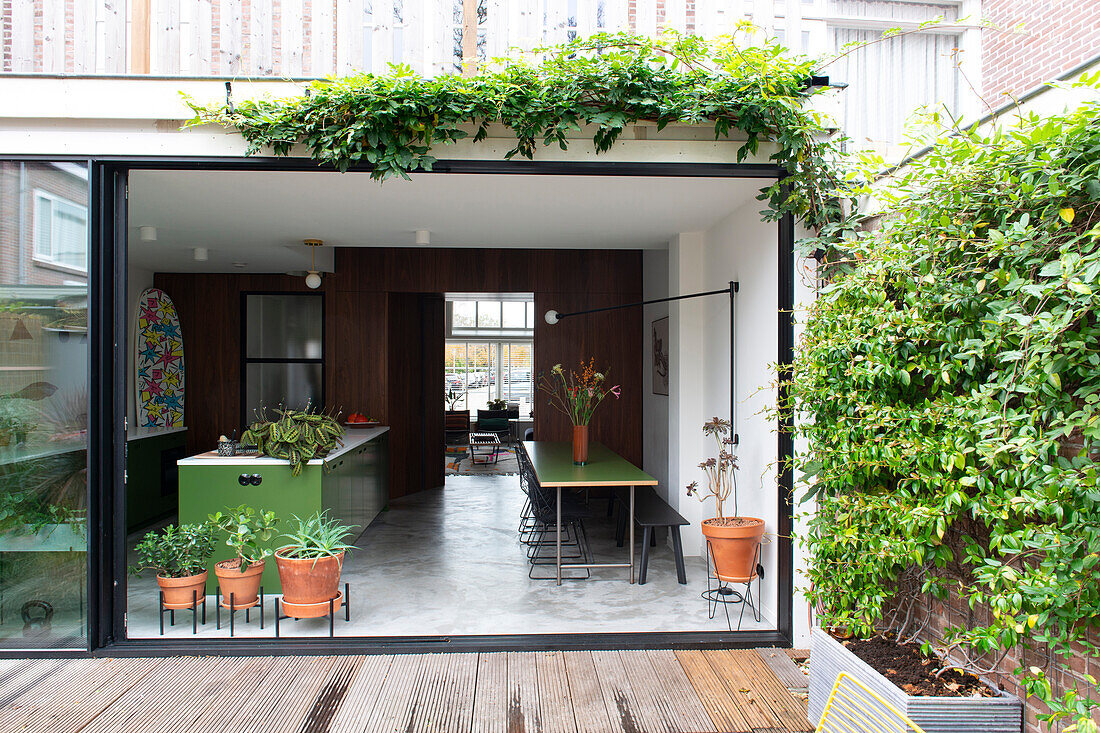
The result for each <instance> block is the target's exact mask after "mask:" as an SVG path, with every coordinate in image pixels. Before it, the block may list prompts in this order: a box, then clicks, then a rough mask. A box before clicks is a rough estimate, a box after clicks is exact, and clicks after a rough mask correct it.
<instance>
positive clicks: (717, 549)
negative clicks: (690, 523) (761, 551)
mask: <svg viewBox="0 0 1100 733" xmlns="http://www.w3.org/2000/svg"><path fill="white" fill-rule="evenodd" d="M739 519H741V520H743V521H744V524H741V525H740V526H733V527H723V526H720V525H715V524H711V522H714V521H716V520H715V519H704V520H703V536H704V537H706V538H707V543H708V544H709V545H710V555H711V559H712V560H713V561H714V572H715V574H716V575H717V576H718V579H719V580H723V581H725V582H727V583H747V582H749V581H750V580H753V579H755V578H756V562H757V560H756V548H757V546H758V545H759V544H760V541H761V540H762V539H763V537H764V520H763V519H757V518H756V517H739Z"/></svg>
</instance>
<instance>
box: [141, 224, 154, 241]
mask: <svg viewBox="0 0 1100 733" xmlns="http://www.w3.org/2000/svg"><path fill="white" fill-rule="evenodd" d="M138 234H139V235H141V241H143V242H155V241H157V228H156V227H138Z"/></svg>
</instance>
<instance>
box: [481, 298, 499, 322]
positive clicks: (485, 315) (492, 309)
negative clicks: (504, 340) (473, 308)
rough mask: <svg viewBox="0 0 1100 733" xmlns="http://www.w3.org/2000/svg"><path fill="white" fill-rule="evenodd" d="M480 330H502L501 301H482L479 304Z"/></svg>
mask: <svg viewBox="0 0 1100 733" xmlns="http://www.w3.org/2000/svg"><path fill="white" fill-rule="evenodd" d="M477 326H478V328H500V301H499V300H480V301H478V304H477Z"/></svg>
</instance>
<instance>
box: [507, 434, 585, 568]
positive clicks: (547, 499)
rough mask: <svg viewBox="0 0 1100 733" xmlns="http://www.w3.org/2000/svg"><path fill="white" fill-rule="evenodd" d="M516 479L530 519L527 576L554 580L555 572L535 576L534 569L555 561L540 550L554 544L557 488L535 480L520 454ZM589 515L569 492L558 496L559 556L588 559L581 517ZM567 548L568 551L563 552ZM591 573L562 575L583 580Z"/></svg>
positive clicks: (531, 470)
mask: <svg viewBox="0 0 1100 733" xmlns="http://www.w3.org/2000/svg"><path fill="white" fill-rule="evenodd" d="M523 453H525V451H523V450H522V449H521V450H519V451H517V456H518V455H520V454H523ZM520 480H521V482H522V485H523V486H524V489H525V490H526V491H527V496H528V499H529V501H530V511H531V517H532V518H533V520H534V523H533V528H532V531H531V533H530V536H529V537H528V539H527V540H526V544H527V545H528V550H527V560H528V562H529V563H530V564H531V569H530V570H529V571H528V573H527V577H529V578H531V579H532V580H556V579H557V574H556V573H555V574H554V575H553V576H548V577H536V576H535V569H536V568H537V567H538V566H546V565H555V564H556V563H557V558H556V555H550V556H547V555H545V554H544V551H545V549H546V548H551V549H552V548H554V547H555V546H556V541H557V528H558V524H557V522H558V518H557V506H556V498H557V497H556V492H557V489H551V488H548V487H544V486H543V485H542V484H540V483H539V481H538V477H537V476H536V475H535V471H534V467H533V466H532V465H531V462H530V459H529V458H528V457H527V456H526V455H524V457H523V458H522V459H520ZM589 517H591V513H590V512H589V511H588V508H587V507H586V506H584V504H582V503H580V502H578V501H577V500H576V499H575V498H573V497H572V496H563V497H562V506H561V530H562V550H563V553H562V558H563V559H570V560H583V561H584V562H591V561H592V560H591V558H592V553H591V549H590V545H589V543H588V534H587V532H586V531H585V528H584V520H585V518H589ZM566 550H568V552H565V551H566ZM589 577H591V571H589V569H588V568H584V575H583V576H571V577H566V576H563V578H566V579H571V580H572V579H575V580H584V579H587V578H589Z"/></svg>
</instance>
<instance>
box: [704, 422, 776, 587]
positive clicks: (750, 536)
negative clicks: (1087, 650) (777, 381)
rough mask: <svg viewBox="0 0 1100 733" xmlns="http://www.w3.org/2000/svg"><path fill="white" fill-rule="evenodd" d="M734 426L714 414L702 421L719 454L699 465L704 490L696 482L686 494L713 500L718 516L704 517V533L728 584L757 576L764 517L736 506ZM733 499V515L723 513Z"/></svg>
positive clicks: (717, 572) (716, 569)
mask: <svg viewBox="0 0 1100 733" xmlns="http://www.w3.org/2000/svg"><path fill="white" fill-rule="evenodd" d="M732 431H733V428H732V426H731V425H730V422H729V420H722V419H719V418H717V417H715V418H713V419H711V420H709V421H707V422H706V423H704V424H703V435H706V436H707V437H709V438H712V439H713V440H714V441H715V444H716V446H717V449H718V455H717V456H712V457H710V458H708V459H707V460H705V461H703V462H702V463H700V464H699V468H701V469H703V472H704V473H705V474H706V477H707V490H706V491H705V492H704V491H700V490H699V482H698V481H692V482H691V483H690V484H688V486H687V493H688V496H698V497H699V501H706V500H707V499H714V503H715V508H716V509H717V510H718V514H717V516H714V517H711V518H710V519H704V520H703V536H704V537H706V538H707V547H708V552H709V553H710V556H711V560H712V561H713V562H714V573H715V575H716V576H717V577H718V579H719V580H721V581H725V582H727V583H747V582H749V581H751V580H753V579H754V578H756V563H757V559H756V549H757V547H759V545H760V542H761V540H762V539H763V537H764V520H763V519H758V518H756V517H743V516H741V515H740V513H739V511H738V506H737V473H736V472H737V457H736V456H735V455H733V453H732V452H731V450H732V448H733V439H732V438H731V437H730V434H731V433H732ZM731 499H732V504H733V506H732V509H733V514H732V515H730V516H727V515H726V512H725V510H726V507H727V506H728V505H727V504H726V502H727V501H730V500H731Z"/></svg>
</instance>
